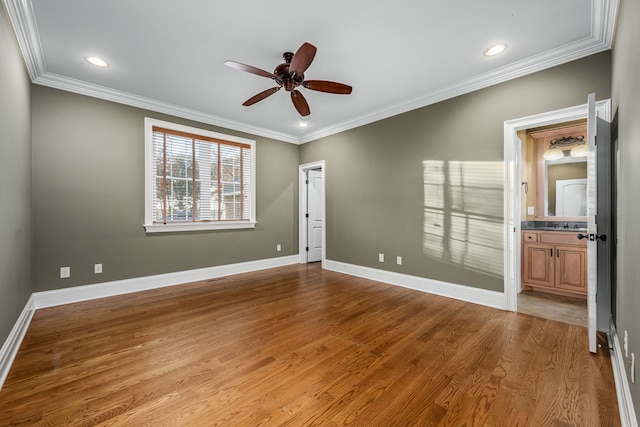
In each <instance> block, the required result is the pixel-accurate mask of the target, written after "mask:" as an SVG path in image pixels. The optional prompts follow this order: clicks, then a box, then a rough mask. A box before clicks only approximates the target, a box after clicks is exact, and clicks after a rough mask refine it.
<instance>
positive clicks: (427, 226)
mask: <svg viewBox="0 0 640 427" xmlns="http://www.w3.org/2000/svg"><path fill="white" fill-rule="evenodd" d="M422 163H423V169H424V227H423V229H424V232H423V251H424V253H425V255H427V256H429V257H432V258H435V259H438V260H440V261H445V262H449V263H453V264H458V265H461V266H462V267H464V268H466V269H469V270H474V271H478V272H481V273H484V274H488V275H491V276H495V277H502V275H503V236H504V234H503V233H504V230H503V188H504V170H503V169H504V168H503V163H502V162H476V161H443V160H425V161H423V162H422Z"/></svg>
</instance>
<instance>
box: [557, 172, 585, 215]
mask: <svg viewBox="0 0 640 427" xmlns="http://www.w3.org/2000/svg"><path fill="white" fill-rule="evenodd" d="M586 200H587V179H586V178H578V179H559V180H557V181H556V216H585V215H586V211H587V209H586V208H587V207H586V203H585V202H586Z"/></svg>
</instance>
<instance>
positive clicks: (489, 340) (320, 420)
mask: <svg viewBox="0 0 640 427" xmlns="http://www.w3.org/2000/svg"><path fill="white" fill-rule="evenodd" d="M603 347H604V348H601V349H599V350H598V353H597V354H595V355H591V354H589V353H588V351H587V333H586V329H585V328H583V327H579V326H575V325H569V324H565V323H559V322H556V321H552V320H547V319H542V318H537V317H533V316H529V315H525V314H516V313H510V312H504V311H500V310H494V309H490V308H487V307H482V306H479V305H474V304H469V303H465V302H461V301H456V300H451V299H447V298H442V297H438V296H434V295H429V294H425V293H421V292H418V291H412V290H409V289H404V288H400V287H395V286H390V285H386V284H382V283H379V282H374V281H370V280H365V279H361V278H356V277H352V276H348V275H344V274H339V273H335V272H330V271H325V270H322V269H320V266H319V265H318V264H311V265H295V266H288V267H282V268H276V269H271V270H265V271H260V272H255V273H248V274H242V275H237V276H229V277H226V278H222V279H218V280H212V281H203V282H197V283H190V284H185V285H180V286H174V287H170V288H163V289H158V290H153V291H146V292H140V293H135V294H129V295H123V296H117V297H112V298H105V299H101V300H94V301H87V302H82V303H76V304H69V305H66V306H59V307H53V308H49V309H41V310H38V311H37V312H36V314H35V316H34V318H33V321H32V323H31V325H30V328H29V331H28V332H27V335H26V337H25V339H24V341H23V343H22V346H21V348H20V350H19V353H18V355H17V358H16V360H15V362H14V364H13V367H12V369H11V371H10V373H9V376H8V378H7V381H6V382H5V385H4V387H3V389H2V390H1V391H0V425H29V426H32V425H35V426H41V425H42V426H58V425H64V426H96V425H99V426H143V425H150V426H280V425H283V426H341V425H353V426H488V427H489V426H509V427H513V426H536V427H539V426H580V427H585V426H619V425H620V419H619V415H618V406H617V403H616V393H615V386H614V383H613V374H612V371H611V364H610V360H609V355H608V351H607V350H606V345H604V346H603Z"/></svg>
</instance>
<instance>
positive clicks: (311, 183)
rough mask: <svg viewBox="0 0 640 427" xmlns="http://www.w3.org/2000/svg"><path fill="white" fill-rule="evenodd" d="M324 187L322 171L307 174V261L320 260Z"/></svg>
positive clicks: (312, 171) (314, 170)
mask: <svg viewBox="0 0 640 427" xmlns="http://www.w3.org/2000/svg"><path fill="white" fill-rule="evenodd" d="M323 189H324V185H323V183H322V171H321V170H317V169H312V170H310V171H308V172H307V247H308V251H307V261H308V262H315V261H320V260H322V245H323V242H322V235H323V232H322V228H323V227H324V194H323Z"/></svg>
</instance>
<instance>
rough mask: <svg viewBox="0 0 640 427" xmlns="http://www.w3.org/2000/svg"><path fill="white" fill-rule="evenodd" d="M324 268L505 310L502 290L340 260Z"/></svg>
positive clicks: (329, 263) (330, 262)
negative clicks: (497, 290) (474, 286)
mask: <svg viewBox="0 0 640 427" xmlns="http://www.w3.org/2000/svg"><path fill="white" fill-rule="evenodd" d="M324 268H326V269H327V270H333V271H337V272H339V273H345V274H350V275H352V276H358V277H364V278H365V279H371V280H377V281H378V282H384V283H388V284H390V285H397V286H402V287H404V288H409V289H415V290H417V291H422V292H427V293H430V294H435V295H440V296H443V297H448V298H453V299H457V300H462V301H466V302H471V303H474V304H480V305H484V306H487V307H492V308H498V309H501V310H505V307H506V305H505V296H504V293H502V292H496V291H488V290H486V289H478V288H472V287H471V286H464V285H457V284H454V283H447V282H441V281H439V280H433V279H427V278H424V277H417V276H410V275H407V274H401V273H395V272H391V271H385V270H378V269H376V268H370V267H362V266H360V265H353V264H346V263H342V262H339V261H330V260H326V261H325V264H324Z"/></svg>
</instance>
